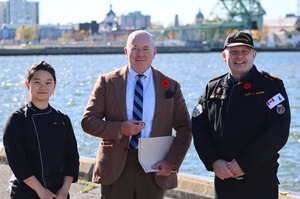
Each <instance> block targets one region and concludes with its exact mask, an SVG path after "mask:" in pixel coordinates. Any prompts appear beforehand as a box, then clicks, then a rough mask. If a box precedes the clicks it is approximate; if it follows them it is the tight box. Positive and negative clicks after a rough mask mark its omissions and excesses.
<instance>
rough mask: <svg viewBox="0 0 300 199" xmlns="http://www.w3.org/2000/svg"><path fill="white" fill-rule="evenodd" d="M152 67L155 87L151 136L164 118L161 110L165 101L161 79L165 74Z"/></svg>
mask: <svg viewBox="0 0 300 199" xmlns="http://www.w3.org/2000/svg"><path fill="white" fill-rule="evenodd" d="M152 69H153V81H154V87H155V100H156V101H155V110H154V111H155V112H154V118H153V124H152V133H151V137H152V136H153V134H155V132H158V131H157V130H155V128H156V126H157V124H158V122H162V121H163V119H164V118H161V111H162V110H163V106H164V101H165V93H166V88H164V87H163V86H162V84H161V83H162V81H163V80H164V78H165V76H164V75H163V74H162V73H160V72H159V71H158V70H156V69H154V68H153V67H152Z"/></svg>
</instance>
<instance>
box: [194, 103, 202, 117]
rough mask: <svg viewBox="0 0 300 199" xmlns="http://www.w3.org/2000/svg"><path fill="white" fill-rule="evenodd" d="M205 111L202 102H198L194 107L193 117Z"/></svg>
mask: <svg viewBox="0 0 300 199" xmlns="http://www.w3.org/2000/svg"><path fill="white" fill-rule="evenodd" d="M202 112H203V108H202V105H201V104H198V105H196V106H195V107H194V110H193V113H192V116H193V117H198V116H199V115H200V114H201V113H202Z"/></svg>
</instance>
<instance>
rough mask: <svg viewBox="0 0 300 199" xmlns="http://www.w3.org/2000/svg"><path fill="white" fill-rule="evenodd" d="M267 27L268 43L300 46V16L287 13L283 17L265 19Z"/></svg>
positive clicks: (272, 45) (273, 45) (270, 45)
mask: <svg viewBox="0 0 300 199" xmlns="http://www.w3.org/2000/svg"><path fill="white" fill-rule="evenodd" d="M264 26H265V27H266V29H267V31H268V32H267V35H268V36H267V40H266V44H267V46H268V47H275V46H289V45H291V46H299V44H300V17H297V16H295V15H287V16H286V17H285V18H283V19H272V20H264Z"/></svg>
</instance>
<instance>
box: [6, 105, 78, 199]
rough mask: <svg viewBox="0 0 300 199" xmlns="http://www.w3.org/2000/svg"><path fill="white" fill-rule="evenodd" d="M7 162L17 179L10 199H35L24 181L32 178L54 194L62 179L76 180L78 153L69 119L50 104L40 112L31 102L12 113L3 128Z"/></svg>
mask: <svg viewBox="0 0 300 199" xmlns="http://www.w3.org/2000/svg"><path fill="white" fill-rule="evenodd" d="M3 142H4V147H5V152H6V155H7V160H8V163H9V166H10V167H11V169H12V171H13V174H14V175H15V177H16V179H15V180H14V181H13V182H12V183H13V185H12V192H11V196H13V198H37V194H36V193H35V192H34V191H33V190H32V189H31V188H30V187H28V186H27V185H26V184H25V183H24V182H23V180H25V179H26V178H28V177H30V176H32V175H34V176H35V177H36V178H37V179H38V180H39V181H40V183H41V184H42V185H43V186H44V187H45V188H47V189H49V190H51V191H52V192H53V193H54V194H55V193H56V192H57V191H58V190H59V189H60V187H61V186H62V184H63V180H64V177H65V176H72V177H74V180H73V181H74V182H76V181H77V179H78V172H79V154H78V150H77V142H76V139H75V136H74V132H73V128H72V124H71V121H70V119H69V117H68V116H67V115H65V114H63V113H61V112H60V111H58V110H56V109H54V108H53V107H51V106H50V105H49V106H48V108H47V109H45V110H40V109H38V108H37V107H36V106H34V104H33V103H32V102H29V103H28V104H26V105H24V106H23V107H21V108H20V109H18V110H16V111H15V112H13V113H12V114H11V115H10V117H9V118H8V120H7V123H6V125H5V127H4V136H3Z"/></svg>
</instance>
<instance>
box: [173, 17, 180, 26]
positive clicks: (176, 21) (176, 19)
mask: <svg viewBox="0 0 300 199" xmlns="http://www.w3.org/2000/svg"><path fill="white" fill-rule="evenodd" d="M174 26H175V27H179V18H178V15H175V23H174Z"/></svg>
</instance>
